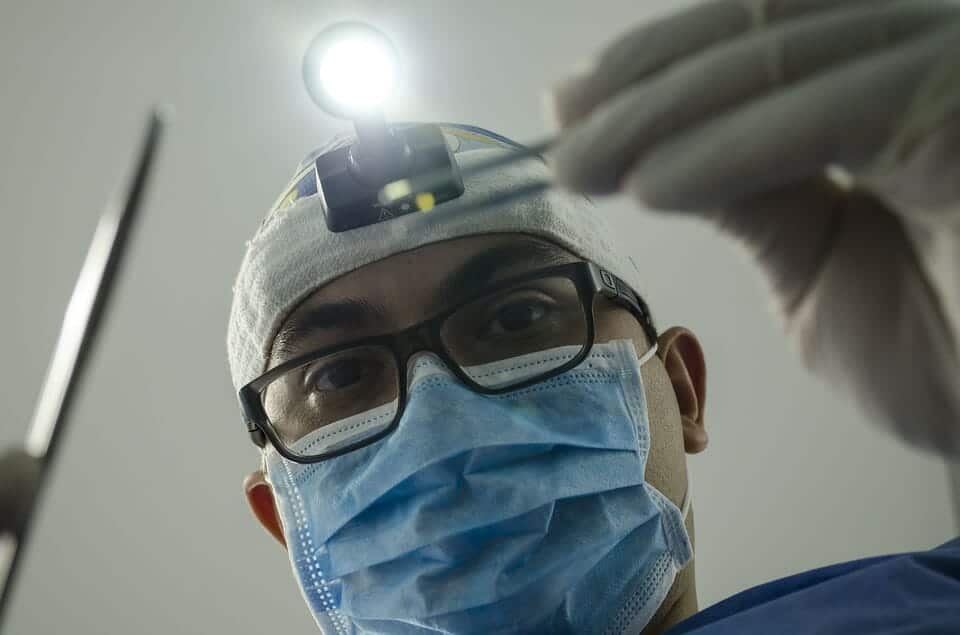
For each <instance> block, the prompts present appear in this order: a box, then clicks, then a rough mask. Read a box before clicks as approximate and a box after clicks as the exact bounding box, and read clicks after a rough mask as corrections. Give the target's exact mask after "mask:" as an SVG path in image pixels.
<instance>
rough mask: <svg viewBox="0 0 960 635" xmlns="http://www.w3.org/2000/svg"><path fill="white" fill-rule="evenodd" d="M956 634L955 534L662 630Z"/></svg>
mask: <svg viewBox="0 0 960 635" xmlns="http://www.w3.org/2000/svg"><path fill="white" fill-rule="evenodd" d="M753 633H764V634H766V633H777V634H781V633H817V634H818V635H833V634H835V633H836V634H837V635H839V634H841V633H842V634H843V635H847V634H849V633H877V634H886V635H892V634H894V633H896V635H920V634H923V635H927V634H929V635H951V634H954V635H960V538H957V539H955V540H951V541H950V542H948V543H946V544H945V545H942V546H940V547H938V548H936V549H932V550H930V551H920V552H917V553H907V554H901V555H893V556H881V557H878V558H866V559H864V560H854V561H852V562H844V563H842V564H835V565H832V566H829V567H823V568H822V569H814V570H813V571H807V572H806V573H801V574H799V575H794V576H790V577H789V578H783V579H781V580H775V581H773V582H768V583H767V584H761V585H760V586H757V587H754V588H752V589H748V590H746V591H743V592H741V593H738V594H736V595H734V596H733V597H730V598H728V599H726V600H724V601H722V602H719V603H717V604H714V605H713V606H711V607H709V608H707V609H705V610H703V611H701V612H700V613H697V614H696V615H693V616H692V617H690V618H688V619H686V620H684V621H683V622H681V623H680V624H677V625H676V626H675V627H673V628H672V629H670V630H669V631H668V632H667V635H727V634H730V635H733V634H736V635H744V634H753Z"/></svg>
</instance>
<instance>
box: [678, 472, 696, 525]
mask: <svg viewBox="0 0 960 635" xmlns="http://www.w3.org/2000/svg"><path fill="white" fill-rule="evenodd" d="M691 489H693V486H691V485H690V476H689V475H687V491H686V492H684V494H683V502H682V503H680V514H681V515H682V516H683V521H684V522H686V521H687V515H688V514H689V513H690V490H691Z"/></svg>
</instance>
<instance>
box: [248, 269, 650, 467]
mask: <svg viewBox="0 0 960 635" xmlns="http://www.w3.org/2000/svg"><path fill="white" fill-rule="evenodd" d="M597 296H602V297H604V298H607V299H609V300H610V301H612V302H614V303H616V304H619V305H621V306H624V307H625V308H627V309H628V310H630V311H631V312H632V313H633V314H634V315H635V316H636V318H637V319H638V321H639V322H640V324H641V326H642V327H643V328H644V331H645V332H646V334H647V337H649V338H650V341H655V340H656V335H657V334H656V329H654V327H653V322H652V319H651V317H650V313H649V311H648V310H647V307H646V304H645V303H644V302H643V300H642V299H641V298H640V297H639V296H638V295H637V294H636V293H634V292H633V291H632V290H631V289H630V288H629V287H627V285H626V284H625V283H624V282H623V281H622V280H620V279H619V278H617V277H616V276H614V275H613V274H611V273H610V272H608V271H606V270H604V269H601V268H600V267H598V266H597V265H595V264H593V263H590V262H574V263H569V264H565V265H559V266H555V267H550V268H546V269H541V270H538V271H534V272H530V273H527V274H524V275H522V276H518V277H516V278H512V279H509V280H506V281H504V282H501V283H498V284H496V285H493V286H490V287H487V288H485V289H484V290H482V291H480V292H478V293H477V294H475V295H474V296H472V297H470V298H468V299H467V300H465V301H463V302H461V303H459V304H457V305H456V306H454V307H452V308H450V309H448V310H446V311H444V312H443V313H440V314H439V315H436V316H434V317H431V318H429V319H427V320H424V321H423V322H420V323H419V324H415V325H413V326H411V327H409V328H407V329H405V330H403V331H402V332H399V333H394V334H388V335H381V336H376V337H368V338H363V339H359V340H356V341H353V342H349V343H346V344H342V345H339V346H335V347H331V348H325V349H321V350H318V351H314V352H312V353H308V354H306V355H302V356H299V357H297V358H295V359H292V360H290V361H287V362H284V363H283V364H280V365H279V366H277V367H275V368H273V369H271V370H269V371H267V372H266V373H264V374H263V375H261V376H260V377H258V378H257V379H255V380H253V381H252V382H250V383H249V384H247V385H246V386H244V387H243V388H241V389H240V395H239V396H240V403H241V406H242V408H243V411H244V415H245V417H246V420H247V430H248V432H249V433H250V437H251V439H252V440H253V442H254V443H255V444H256V445H257V446H259V447H264V446H265V445H266V443H267V441H269V442H270V443H271V444H273V446H274V447H275V448H276V450H277V451H278V452H279V453H280V454H281V455H283V456H284V457H286V458H287V459H290V460H292V461H295V462H298V463H316V462H319V461H324V460H326V459H330V458H333V457H335V456H340V455H342V454H345V453H347V452H351V451H353V450H356V449H358V448H361V447H363V446H366V445H369V444H370V443H373V442H375V441H377V440H379V439H381V438H383V437H384V436H386V435H388V434H390V432H392V431H393V430H394V429H395V428H396V426H397V423H398V422H399V421H400V417H401V415H402V414H403V409H404V405H405V402H406V389H407V361H408V359H409V358H410V356H411V355H412V354H413V353H414V352H418V351H424V350H428V351H431V352H433V353H435V354H436V355H437V356H438V357H439V358H440V359H441V360H442V361H443V362H444V364H446V366H447V367H448V368H449V369H450V370H451V371H452V372H453V373H454V374H455V375H456V376H457V377H458V378H459V379H460V381H462V382H463V383H464V384H466V385H467V386H468V387H469V388H471V389H473V390H475V391H477V392H479V393H485V394H500V393H504V392H508V391H511V390H516V389H519V388H524V387H526V386H529V385H531V384H535V383H538V382H541V381H544V380H545V379H549V378H550V377H554V376H556V375H559V374H561V373H563V372H565V371H567V370H569V369H571V368H573V367H574V366H576V365H577V364H579V363H580V362H581V361H583V359H584V358H585V357H586V356H587V355H588V354H589V352H590V349H591V348H592V347H593V342H594V303H595V301H596V298H597ZM546 350H550V351H552V352H553V354H552V355H550V356H549V357H548V358H547V359H543V358H542V356H538V360H537V363H536V364H530V365H529V367H524V365H523V364H517V363H514V362H515V359H516V358H520V357H522V356H524V355H532V354H535V353H539V352H542V351H546ZM504 360H512V361H511V363H510V364H504V363H503V362H504ZM518 366H519V368H518Z"/></svg>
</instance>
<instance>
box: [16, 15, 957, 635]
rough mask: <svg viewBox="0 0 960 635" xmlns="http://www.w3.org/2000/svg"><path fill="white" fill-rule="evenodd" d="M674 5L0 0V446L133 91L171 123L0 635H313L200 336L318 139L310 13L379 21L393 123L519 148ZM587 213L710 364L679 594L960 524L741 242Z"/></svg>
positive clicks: (898, 544) (931, 470) (74, 263)
mask: <svg viewBox="0 0 960 635" xmlns="http://www.w3.org/2000/svg"><path fill="white" fill-rule="evenodd" d="M680 4H688V3H676V2H673V3H668V2H666V1H665V0H658V1H657V2H652V1H651V2H645V3H637V2H635V1H630V0H617V1H606V2H591V3H583V2H575V1H572V0H571V1H565V2H558V1H550V2H547V1H546V0H544V1H538V2H526V3H522V4H521V3H507V2H468V1H459V0H458V1H456V2H451V1H441V0H436V1H426V0H423V1H415V2H395V1H392V2H388V1H386V0H384V1H381V2H373V1H366V2H350V3H348V2H323V3H320V2H306V1H305V0H304V1H293V0H286V1H283V2H270V3H266V2H244V3H241V2H225V1H219V2H214V1H204V2H195V1H186V0H178V1H171V2H146V1H144V0H123V1H121V0H97V1H94V0H88V1H85V2H82V3H81V2H66V1H61V2H29V3H28V2H12V1H11V0H2V2H0V140H2V143H0V219H2V224H0V294H2V295H0V298H2V300H0V303H2V304H0V306H2V310H0V359H2V363H0V400H2V402H0V403H2V404H3V412H4V414H3V420H2V422H0V442H3V443H12V442H14V441H19V440H20V439H21V438H22V435H23V434H24V431H25V429H26V421H27V420H28V419H29V416H30V413H31V409H32V404H33V400H34V397H35V396H36V391H37V387H38V385H39V382H40V380H41V378H42V376H43V372H44V370H45V366H46V362H47V359H48V356H49V354H50V352H51V348H52V343H53V340H54V337H55V335H56V333H57V329H58V324H59V321H60V318H61V316H62V312H63V308H64V306H65V302H66V299H67V297H68V294H69V292H70V289H71V287H72V285H73V282H74V279H75V276H76V272H77V268H78V266H79V264H80V262H81V260H82V258H83V254H84V253H85V250H86V246H87V242H88V240H89V238H90V236H91V233H92V231H93V226H94V223H95V221H96V217H97V214H98V213H99V210H100V208H101V205H102V203H103V201H104V200H105V198H106V197H107V196H108V195H109V194H111V192H112V191H113V188H114V186H115V185H116V184H118V183H119V182H120V179H121V178H122V177H125V176H126V174H127V170H128V165H127V162H128V161H129V160H130V159H131V156H132V153H133V148H134V144H135V140H136V139H137V138H138V136H139V134H140V130H141V124H142V122H143V117H144V114H145V112H146V110H147V108H148V106H149V105H150V104H151V103H153V102H154V101H157V100H161V101H165V102H169V103H172V104H174V105H175V106H176V109H177V113H178V117H177V120H176V125H175V127H174V129H173V130H172V132H171V134H170V136H169V138H168V139H167V141H166V143H165V147H164V148H163V154H162V160H161V161H160V164H159V166H158V167H159V172H158V174H157V178H156V180H155V181H154V184H153V188H152V195H151V198H150V205H149V207H148V209H147V210H146V218H145V219H144V223H143V224H142V226H141V227H140V232H139V235H138V237H137V238H138V239H137V242H136V245H135V247H134V250H133V251H132V253H131V256H132V257H131V258H130V261H129V267H128V269H127V270H126V271H125V273H124V276H123V280H122V284H121V286H120V288H119V292H118V295H117V296H116V300H117V302H116V305H115V310H114V311H113V313H112V315H111V316H110V320H109V323H108V325H107V330H106V332H105V334H104V338H103V341H102V346H101V348H100V350H99V351H98V355H97V357H96V359H95V361H94V363H93V366H92V373H91V376H90V381H89V382H88V384H87V385H86V386H85V390H84V393H83V395H82V398H81V399H80V401H79V404H78V408H77V411H76V418H75V420H74V421H73V424H74V425H73V426H72V429H71V430H70V432H69V434H68V436H67V438H66V440H65V447H64V452H63V454H62V460H61V461H60V464H59V465H58V469H57V472H56V475H55V480H54V481H53V485H52V487H51V488H50V490H49V495H48V496H47V498H46V500H45V505H44V506H43V509H42V512H41V514H40V516H39V522H38V524H37V527H36V530H37V531H36V535H35V539H34V541H33V543H32V549H31V551H30V554H29V558H28V560H27V561H26V568H25V571H24V575H23V576H22V579H21V586H20V588H19V589H18V592H17V594H16V597H15V604H14V606H13V612H12V614H11V616H10V621H9V623H8V624H7V626H8V632H10V633H56V632H73V633H149V634H158V635H159V634H164V635H166V634H168V633H171V632H178V633H182V632H186V633H194V632H208V633H219V632H223V633H238V634H239V633H261V632H311V629H312V623H311V620H310V618H309V616H308V614H307V612H306V609H305V608H304V607H303V605H302V603H301V601H300V598H299V594H298V592H297V590H296V587H295V585H294V582H293V579H292V576H291V575H290V572H289V567H288V564H287V562H286V560H285V558H284V557H283V554H282V553H281V552H280V550H279V549H278V548H277V547H276V546H275V545H274V544H273V543H271V542H270V541H269V540H268V539H267V537H266V535H265V534H264V533H263V532H262V531H261V530H260V529H259V528H258V527H257V526H256V525H255V524H254V522H253V521H252V519H251V517H250V516H249V515H248V512H247V510H246V507H245V504H244V502H243V498H242V496H241V493H240V482H241V478H242V476H243V475H244V473H245V472H246V471H247V470H249V469H251V468H252V467H253V466H254V465H255V464H256V458H257V455H256V453H255V452H254V449H253V447H252V446H251V445H250V444H249V443H248V441H247V439H246V436H245V434H244V433H243V432H242V431H241V426H240V420H239V416H238V413H237V410H236V404H235V400H234V397H233V394H232V389H231V386H230V382H229V378H228V375H227V369H226V363H225V358H224V332H225V323H226V317H227V311H228V306H229V302H230V286H231V283H232V279H233V275H234V272H235V270H236V267H237V265H238V263H239V260H240V257H241V255H242V250H243V244H244V241H245V240H246V239H247V238H248V237H249V236H250V235H251V233H252V232H253V230H254V228H255V227H256V225H257V223H258V222H259V219H260V217H261V216H262V214H263V212H264V211H265V210H266V208H267V207H268V206H269V204H270V203H271V202H272V201H273V199H274V197H275V196H277V195H278V194H279V193H280V190H281V188H282V186H283V185H284V183H285V182H286V180H287V179H288V178H289V177H290V175H291V172H292V170H293V167H294V166H295V164H296V163H297V161H298V160H299V159H300V158H301V157H302V156H303V155H304V154H305V153H306V152H307V151H309V150H310V149H312V148H313V147H314V146H316V145H318V144H320V143H321V142H322V141H323V140H324V139H325V138H326V137H327V136H328V135H329V134H331V133H332V132H334V131H335V130H338V129H340V127H341V124H340V123H339V122H336V121H334V120H331V119H328V118H327V117H325V116H324V115H321V114H320V113H318V112H317V111H316V110H315V109H314V107H313V106H312V105H311V104H310V102H309V101H308V99H307V97H306V95H305V93H304V91H303V90H302V87H301V84H300V66H299V65H300V55H301V54H302V51H303V48H304V46H305V44H306V43H307V41H308V40H309V39H310V37H311V35H312V34H313V33H314V31H315V30H316V29H317V28H318V27H319V26H321V25H322V24H324V23H326V22H328V21H330V20H332V19H335V18H341V17H358V18H367V19H371V20H374V21H375V22H376V23H377V24H379V25H381V27H382V28H384V29H385V30H387V31H389V32H391V33H392V34H394V36H395V39H396V43H397V45H398V46H399V47H400V48H401V50H402V51H403V52H404V54H405V56H406V60H407V65H408V76H409V85H408V86H407V87H405V88H404V89H403V90H401V91H400V93H399V94H398V96H397V100H396V103H395V105H394V106H393V107H391V109H390V114H391V115H393V116H395V117H398V118H399V117H403V118H410V119H420V120H453V121H463V122H470V123H476V124H479V125H484V126H487V127H490V128H493V129H495V130H499V131H501V132H503V133H505V134H508V135H511V136H513V137H515V138H518V139H535V138H537V137H539V136H540V135H541V134H543V133H545V132H546V131H547V126H546V124H545V123H544V120H543V118H542V116H541V101H540V95H541V92H542V91H543V89H544V87H545V86H547V85H548V83H549V82H551V81H552V80H555V79H557V78H559V77H561V76H562V75H563V74H564V72H565V71H566V70H567V69H568V68H569V67H570V66H571V65H573V64H575V63H576V62H578V61H581V60H583V59H585V58H586V57H587V56H588V55H589V54H590V53H591V52H593V51H596V50H597V49H598V48H599V47H600V46H601V45H602V44H603V43H604V42H605V41H606V40H608V39H609V38H611V37H613V36H614V35H615V34H617V33H619V32H620V31H621V30H622V29H624V28H626V27H627V26H629V25H631V24H633V23H635V22H637V21H639V20H641V19H644V18H646V17H649V16H650V15H652V14H655V13H658V12H660V11H662V10H664V9H666V8H667V7H668V6H670V5H672V6H678V5H680ZM518 5H519V6H518ZM764 133H765V134H770V131H764ZM601 213H605V214H613V215H616V216H618V217H621V218H622V219H623V222H624V223H626V224H627V225H628V229H625V230H624V232H623V236H624V240H625V241H627V242H629V244H630V245H631V248H632V249H634V250H635V251H636V254H637V259H638V260H639V262H641V263H643V264H645V266H646V267H648V271H649V276H648V278H647V283H646V288H645V289H643V291H644V292H645V294H646V295H647V296H648V298H649V300H650V301H651V302H652V304H653V306H654V307H655V309H656V312H657V314H658V317H659V321H660V324H661V325H663V326H666V325H669V324H672V323H683V324H686V325H688V326H691V327H692V328H693V329H694V330H695V331H697V332H698V333H699V334H700V335H701V337H702V340H703V343H704V346H705V348H706V351H707V355H708V362H709V370H710V385H709V400H708V425H709V428H710V432H711V446H710V448H709V450H708V451H707V452H706V453H705V454H703V455H701V456H698V457H695V458H694V459H693V460H692V461H691V463H690V469H691V471H692V474H693V482H694V487H695V490H694V496H695V498H694V506H695V508H696V510H697V529H698V536H697V547H698V553H697V561H698V577H699V582H700V594H701V601H702V604H703V605H708V604H711V603H713V602H716V601H717V600H720V599H722V598H723V597H725V596H727V595H729V594H731V593H733V592H736V591H738V590H740V589H743V588H745V587H748V586H750V585H753V584H757V583H760V582H763V581H766V580H769V579H771V578H774V577H778V576H783V575H787V574H790V573H793V572H796V571H799V570H803V569H807V568H811V567H815V566H818V565H823V564H827V563H831V562H836V561H839V560H845V559H850V558H857V557H861V556H867V555H873V554H878V553H883V552H894V551H901V550H911V549H924V548H928V547H931V546H933V545H935V544H938V543H940V542H943V541H945V540H947V539H949V538H950V537H952V536H954V535H955V534H956V533H957V526H956V525H955V524H954V521H953V519H952V515H951V507H950V489H949V485H948V483H949V480H948V476H947V471H946V469H945V467H944V465H943V463H942V462H940V461H938V460H936V459H934V458H932V457H929V456H926V455H921V454H918V453H916V452H914V451H911V450H909V449H906V448H904V447H902V446H900V445H899V444H898V443H897V442H895V441H894V440H892V439H891V438H889V437H887V436H886V435H885V434H884V433H881V432H879V431H878V429H876V428H875V427H872V426H871V425H870V423H869V422H868V421H866V420H865V419H864V417H863V416H862V415H861V414H860V413H859V412H858V410H857V409H856V408H855V407H854V406H852V405H851V404H849V403H847V402H846V400H845V399H844V396H843V395H837V394H833V393H832V392H831V391H830V390H829V389H828V387H827V386H824V385H822V384H821V383H820V382H818V381H817V380H815V379H813V378H811V377H809V376H807V375H806V374H804V372H803V371H802V369H801V368H800V365H799V363H798V361H797V358H796V357H795V356H794V355H793V354H792V353H791V351H790V350H789V347H788V346H787V345H786V344H785V343H784V340H783V338H782V337H781V335H780V331H779V327H778V325H777V323H776V321H775V320H774V319H773V317H772V316H771V315H770V314H769V313H768V311H767V301H766V299H765V293H764V288H763V285H762V282H761V280H760V278H759V276H758V275H757V274H756V273H755V272H754V271H753V270H752V269H751V267H750V264H749V262H748V261H747V259H746V257H745V256H744V255H743V254H741V253H739V252H738V250H737V249H736V248H735V247H733V246H732V245H730V244H728V243H727V242H725V241H722V240H719V239H717V238H716V236H715V234H714V232H713V231H712V230H710V229H709V228H705V227H702V226H700V225H698V224H696V223H693V222H676V221H668V220H665V219H664V218H662V217H658V216H652V215H650V214H648V213H642V212H640V211H638V210H637V209H636V208H635V207H634V206H633V205H632V204H631V203H630V202H629V201H625V200H611V201H607V202H605V203H604V204H603V206H602V209H601Z"/></svg>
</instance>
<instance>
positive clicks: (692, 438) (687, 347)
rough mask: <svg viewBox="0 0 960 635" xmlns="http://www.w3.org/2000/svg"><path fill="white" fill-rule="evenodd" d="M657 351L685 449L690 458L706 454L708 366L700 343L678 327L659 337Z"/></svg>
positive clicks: (695, 337)
mask: <svg viewBox="0 0 960 635" xmlns="http://www.w3.org/2000/svg"><path fill="white" fill-rule="evenodd" d="M657 348H658V355H659V356H660V358H661V359H662V360H663V365H664V367H665V368H666V369H667V375H668V376H669V377H670V383H671V384H673V392H674V394H675V395H676V396H677V404H678V405H679V406H680V419H681V421H682V424H683V447H684V449H685V450H686V451H687V454H697V453H698V452H703V451H704V450H705V449H706V447H707V430H706V428H705V427H704V424H703V409H704V405H705V403H706V399H707V366H706V364H705V363H704V361H703V349H702V348H700V342H699V340H697V336H696V335H694V334H693V333H692V332H691V331H689V330H688V329H685V328H683V327H679V326H675V327H672V328H670V329H667V330H666V331H664V332H663V334H662V335H660V337H659V338H658V339H657Z"/></svg>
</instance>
